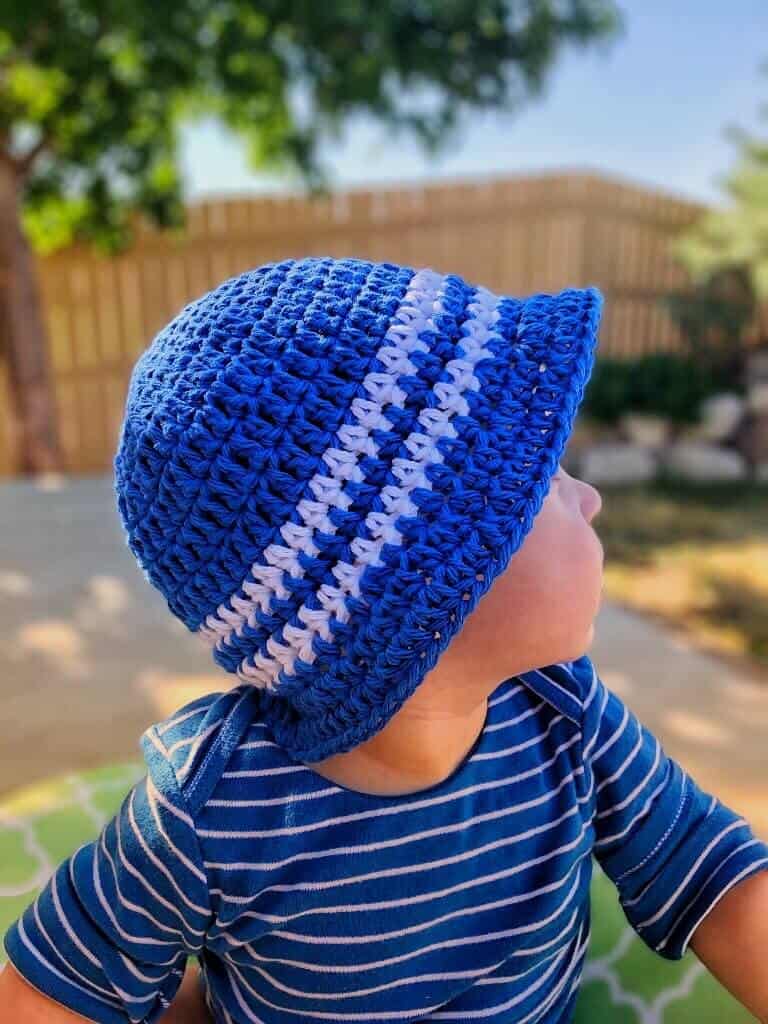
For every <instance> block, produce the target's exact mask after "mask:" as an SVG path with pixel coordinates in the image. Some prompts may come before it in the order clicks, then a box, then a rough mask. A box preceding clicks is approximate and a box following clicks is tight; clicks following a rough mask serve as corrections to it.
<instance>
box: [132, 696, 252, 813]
mask: <svg viewBox="0 0 768 1024" xmlns="http://www.w3.org/2000/svg"><path fill="white" fill-rule="evenodd" d="M253 715H254V707H253V687H252V686H250V685H248V684H242V685H241V686H235V687H232V688H231V689H229V690H224V691H220V692H215V693H207V694H205V695H204V696H202V697H197V698H196V699H195V700H192V701H190V702H189V703H187V704H184V705H183V706H182V707H180V708H178V709H177V710H176V711H174V712H173V714H171V715H169V716H168V717H167V718H165V719H163V720H161V721H158V722H155V723H154V724H153V725H151V726H149V728H148V729H146V731H145V732H144V734H143V735H142V737H141V745H142V748H143V750H144V755H145V758H146V760H147V762H148V765H149V767H150V770H151V769H152V768H153V767H154V766H157V767H158V770H159V771H162V770H163V769H164V768H167V767H169V768H170V769H171V770H172V775H173V780H174V784H175V785H177V786H178V788H179V789H180V790H181V791H182V793H183V794H184V796H185V797H187V798H188V799H189V800H190V801H191V802H192V803H193V804H197V806H200V804H201V803H202V802H204V800H205V797H206V795H207V791H208V790H209V789H211V788H212V786H213V785H215V783H216V781H217V779H218V776H219V774H220V772H221V771H222V770H223V768H224V766H225V765H226V762H227V761H228V760H229V757H230V756H231V754H232V751H233V750H234V749H235V747H236V746H237V744H238V743H239V742H240V739H241V737H242V736H243V734H244V733H245V732H246V731H247V730H248V728H249V727H250V725H251V724H252V722H253ZM159 762H162V765H161V766H159V765H158V763H159Z"/></svg>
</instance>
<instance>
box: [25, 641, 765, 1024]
mask: <svg viewBox="0 0 768 1024" xmlns="http://www.w3.org/2000/svg"><path fill="white" fill-rule="evenodd" d="M252 693H253V691H252V690H251V689H250V687H248V686H247V685H244V686H240V687H237V688H236V689H232V690H230V691H228V692H226V693H222V694H212V695H210V696H207V697H204V698H201V699H199V700H197V701H194V702H193V703H191V704H189V705H187V706H186V707H185V708H182V709H181V710H180V711H179V712H177V713H176V714H175V715H174V716H173V717H171V718H170V719H167V720H166V721H165V722H163V723H161V724H158V725H155V726H153V727H152V728H151V729H149V730H148V731H147V733H145V735H144V737H143V738H142V745H143V748H144V752H145V757H146V760H147V764H148V772H147V776H146V777H145V778H144V779H143V780H142V781H141V782H140V783H138V784H137V786H136V787H135V788H134V789H133V790H132V791H131V793H130V794H129V796H128V797H127V798H126V800H125V801H124V803H123V806H122V808H121V810H120V812H119V813H118V814H117V815H116V817H115V818H114V819H113V820H112V821H111V822H110V823H109V824H108V825H107V826H106V827H105V829H104V830H103V832H102V834H101V836H100V837H99V838H98V840H96V841H94V842H92V843H89V844H87V845H85V846H83V847H81V848H80V849H79V850H78V851H77V852H76V853H75V854H74V855H73V856H72V857H71V858H70V859H69V860H68V861H66V862H65V863H64V864H62V865H61V866H60V867H59V868H58V870H57V871H56V873H55V874H54V876H53V877H52V878H51V880H50V882H49V883H48V885H47V887H46V888H45V890H44V891H43V893H42V894H41V895H40V897H39V898H38V899H37V900H36V901H35V903H34V904H33V905H32V906H31V907H30V908H29V909H27V911H26V912H25V913H24V914H23V916H22V917H21V918H20V920H19V921H17V922H16V923H15V924H14V925H13V926H12V927H11V929H10V930H9V932H8V934H7V936H6V940H5V941H6V950H7V952H8V956H9V958H10V960H11V961H12V962H13V964H14V965H15V966H16V968H17V969H18V970H19V971H20V972H21V974H22V975H24V976H25V977H26V978H27V979H28V981H29V982H30V983H31V984H32V985H34V986H35V987H36V988H38V989H39V990H40V991H42V992H44V993H47V994H48V995H50V996H51V997H52V998H53V999H55V1000H57V1001H58V1002H60V1003H63V1004H64V1005H66V1006H68V1007H70V1008H71V1009H72V1010H75V1011H76V1012H78V1013H80V1014H82V1015H83V1016H85V1017H87V1018H91V1019H93V1020H94V1021H103V1022H105V1024H113V1022H114V1024H117V1022H124V1021H126V1020H130V1021H146V1022H153V1021H156V1020H158V1018H159V1017H160V1015H161V1014H162V1013H163V1011H164V1010H165V1008H166V1007H167V1006H168V1004H169V1002H170V1001H171V999H172V998H173V996H174V994H175V992H176V990H177V988H178V986H179V983H180V980H181V977H182V974H183V971H184V967H185V962H186V958H187V957H188V956H190V955H193V956H197V957H198V958H199V960H200V963H201V968H202V978H203V983H204V986H205V991H206V995H207V999H208V1005H209V1007H210V1009H211V1012H212V1014H213V1017H214V1020H215V1021H217V1022H221V1024H287V1022H289V1021H295V1022H297V1024H299V1022H300V1024H320V1022H328V1021H332V1022H354V1021H359V1022H365V1024H369V1022H371V1021H380V1022H387V1024H389V1022H393V1024H394V1022H399V1024H407V1022H411V1021H423V1020H440V1021H456V1022H466V1021H468V1020H471V1019H473V1018H475V1017H478V1018H482V1019H483V1020H484V1021H498V1022H499V1024H501V1022H504V1024H513V1022H516V1024H534V1022H547V1024H555V1022H557V1024H565V1022H567V1021H568V1020H569V1019H570V1017H571V1014H572V1010H573V1005H574V1002H575V997H576V993H577V989H578V985H579V980H580V976H581V969H582V964H583V960H584V954H585V950H586V946H587V941H588V938H589V884H590V876H591V866H592V860H591V857H592V855H593V854H594V855H595V856H596V857H597V859H598V861H599V862H600V863H601V865H602V867H603V868H604V870H605V871H606V872H607V874H608V875H609V876H610V877H611V878H612V879H613V881H614V882H615V883H616V885H617V887H618V891H619V895H620V898H621V902H622V904H623V907H624V910H625V912H626V914H627V917H628V919H629V921H630V922H631V924H632V925H633V927H634V928H635V929H636V931H637V932H638V934H639V935H640V936H641V937H642V938H643V939H644V940H645V942H646V943H647V944H648V945H649V946H650V947H651V948H652V949H654V950H656V951H658V952H659V953H660V954H661V955H662V956H665V957H668V958H670V959H676V958H679V957H680V956H682V954H683V953H684V951H685V950H686V948H687V946H688V943H689V941H690V939H691V936H692V934H693V932H694V931H695V929H696V927H697V926H698V924H699V922H700V921H701V920H702V918H703V917H704V916H705V915H706V914H707V912H708V911H709V910H710V909H711V908H712V906H713V905H714V904H715V903H716V902H717V900H718V899H719V898H720V897H721V896H722V895H723V894H724V893H725V892H726V891H727V890H728V889H729V888H731V887H732V886H733V885H735V884H737V883H738V882H739V881H740V880H741V879H744V878H746V877H747V876H749V875H751V874H753V873H755V872H757V871H759V870H764V869H766V867H768V847H766V846H765V845H764V844H763V843H761V842H760V841H758V840H757V839H756V838H755V837H754V835H753V834H752V832H751V831H750V828H749V826H748V825H747V823H746V822H745V821H743V819H741V818H740V817H739V816H738V815H736V814H735V813H733V812H732V811H731V810H729V809H728V808H727V807H725V806H723V805H722V804H721V803H720V802H719V801H718V800H716V799H715V798H714V797H712V796H710V795H708V794H706V793H703V792H702V791H701V790H700V789H699V788H698V787H697V786H696V785H695V783H694V782H692V780H691V779H690V778H689V777H688V776H687V775H686V773H685V772H684V771H683V770H682V769H681V768H680V766H679V765H678V764H676V763H675V762H674V761H673V760H671V759H670V758H668V757H667V756H666V755H665V754H664V752H663V750H662V748H661V746H660V744H659V742H658V741H657V740H656V739H655V737H654V736H652V735H651V734H650V733H649V732H648V731H647V730H646V729H645V728H644V727H642V726H641V725H640V723H639V722H638V721H637V719H636V718H635V717H634V716H633V715H632V713H631V712H630V711H629V710H628V709H627V708H626V707H625V706H624V704H623V703H622V702H621V701H620V700H619V699H618V698H617V697H616V696H615V695H613V694H612V693H610V691H608V690H607V689H606V688H605V687H604V685H603V684H602V682H601V681H600V679H599V678H598V676H597V674H596V673H595V671H594V668H593V666H592V663H591V661H590V659H589V658H588V657H587V656H586V655H585V656H584V657H582V658H580V659H578V660H577V661H574V662H564V663H561V664H558V665H550V666H547V667H546V668H543V669H540V670H536V671H533V672H527V673H524V674H522V675H520V676H514V677H512V678H510V679H507V680H505V681H504V682H503V683H501V684H500V685H499V686H498V687H497V689H496V690H495V691H494V693H493V694H492V696H491V697H490V698H489V701H488V716H487V720H486V723H485V726H484V729H483V731H482V733H481V734H480V736H479V737H478V739H477V741H476V743H475V745H474V746H473V748H472V750H471V751H470V752H469V753H468V754H467V756H466V758H464V760H463V761H462V763H461V764H460V765H459V766H458V767H457V769H456V770H455V771H454V772H453V773H452V774H451V775H450V776H449V777H448V778H447V779H445V780H443V781H442V782H441V783H439V784H438V785H436V786H432V787H430V788H429V789H426V790H421V791H419V792H418V793H413V794H408V795H406V796H373V795H370V794H365V793H358V792H355V791H353V790H350V789H346V788H344V787H341V786H338V785H335V784H329V782H328V780H327V779H325V778H323V777H322V776H320V775H318V774H317V773H316V772H313V771H312V770H311V769H309V768H307V767H305V766H304V765H301V764H298V763H297V762H295V761H293V760H291V758H290V757H289V756H288V755H287V754H286V752H285V751H284V750H283V749H282V748H281V747H279V746H277V745H276V744H275V743H274V742H272V741H271V739H270V736H269V734H268V732H267V731H266V729H265V727H264V725H263V724H261V723H259V722H258V721H256V720H254V715H253V705H252Z"/></svg>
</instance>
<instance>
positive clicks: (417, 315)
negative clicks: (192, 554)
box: [199, 269, 500, 689]
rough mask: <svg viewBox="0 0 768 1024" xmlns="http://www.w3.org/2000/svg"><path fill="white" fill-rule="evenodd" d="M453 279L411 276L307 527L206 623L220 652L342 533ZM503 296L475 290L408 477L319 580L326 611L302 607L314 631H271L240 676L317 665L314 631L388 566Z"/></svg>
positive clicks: (342, 615) (328, 456)
mask: <svg viewBox="0 0 768 1024" xmlns="http://www.w3.org/2000/svg"><path fill="white" fill-rule="evenodd" d="M445 283H446V278H445V276H443V275H441V274H438V273H436V272H435V271H433V270H430V269H423V270H420V271H418V272H417V273H416V274H415V275H414V277H413V278H412V280H411V282H410V284H409V288H408V291H407V292H406V294H405V296H404V298H403V301H402V303H401V306H400V308H399V309H398V310H397V312H396V314H395V316H394V319H393V322H392V323H391V324H390V327H389V329H388V330H387V333H386V335H385V344H384V345H383V346H382V347H381V348H380V349H379V351H378V352H377V354H376V355H377V358H378V359H379V360H380V361H381V362H382V363H383V364H384V366H385V367H386V370H385V371H384V372H381V371H378V372H376V371H374V372H371V373H369V374H367V376H366V377H365V379H364V380H363V387H364V388H365V390H366V391H367V392H368V394H369V395H370V398H368V399H363V398H356V399H354V400H353V402H352V412H353V413H354V415H355V417H356V418H357V420H358V423H357V424H343V425H342V426H341V427H340V428H339V430H338V432H337V436H338V438H339V440H340V442H341V445H342V447H340V448H336V447H334V448H330V449H328V450H327V451H326V452H324V454H323V456H322V458H323V461H324V462H325V463H326V465H327V466H328V467H329V468H330V471H331V475H330V476H326V475H323V474H316V475H315V477H313V479H312V480H311V481H310V484H309V486H310V488H311V490H312V492H313V493H314V495H315V497H316V499H317V500H316V501H312V500H310V499H302V500H301V501H300V502H299V504H298V506H297V510H298V512H299V514H300V516H301V518H302V519H303V521H304V524H305V525H304V526H300V525H298V524H296V523H285V524H283V526H282V527H281V528H280V533H281V534H282V536H283V537H284V539H285V540H286V541H287V542H288V545H289V546H288V547H285V546H282V545H275V544H272V545H270V546H269V547H268V548H266V549H265V552H264V558H265V559H266V561H267V562H269V563H270V564H269V565H263V564H261V563H254V565H253V566H252V567H251V569H250V573H249V578H247V579H246V580H245V581H244V582H243V584H242V587H241V589H242V590H243V591H244V592H245V593H246V594H247V595H248V596H247V599H244V598H242V597H238V596H237V594H235V595H234V596H233V597H232V598H231V599H230V601H229V604H230V605H232V608H228V607H226V605H220V606H219V608H218V609H217V613H216V615H209V616H208V617H207V619H206V621H205V625H203V626H201V628H200V630H199V632H200V634H201V635H202V636H204V637H205V638H206V639H207V640H208V641H209V643H211V644H215V646H216V647H217V648H218V649H220V650H223V649H224V648H225V645H226V644H227V643H228V642H229V639H230V637H231V636H232V633H236V634H239V633H240V631H241V629H242V627H243V625H244V624H245V623H246V622H249V624H250V625H252V626H253V625H255V623H256V620H255V609H256V608H257V607H259V608H261V609H262V610H263V611H265V612H267V613H268V612H269V611H270V608H271V598H272V596H273V594H277V595H278V596H279V597H281V598H285V597H288V596H289V591H288V590H287V589H286V588H285V586H284V585H283V581H284V579H285V576H284V574H285V573H286V572H290V574H291V575H292V576H293V577H294V578H296V577H301V576H303V575H304V570H303V568H302V566H301V565H300V563H299V560H298V551H300V550H302V551H305V552H307V553H308V554H311V555H316V554H318V548H317V547H316V546H315V545H314V543H313V541H312V534H313V532H314V530H315V529H321V530H323V531H324V532H327V533H335V532H336V526H335V525H334V524H333V523H332V522H331V520H330V519H329V518H328V515H327V512H328V509H329V508H330V507H331V506H336V507H339V508H344V509H346V508H348V507H349V505H350V504H351V499H350V498H349V496H348V495H345V494H344V492H343V483H344V481H345V480H349V479H352V480H355V481H356V482H362V481H363V480H364V479H365V477H364V474H363V473H362V471H361V470H360V468H359V467H358V466H357V460H358V458H359V456H360V454H361V453H366V454H369V455H376V454H377V452H378V446H377V445H376V443H375V442H374V440H373V438H372V437H371V431H372V430H373V429H375V428H378V429H384V430H388V429H391V426H392V424H391V423H390V422H389V421H388V420H387V419H386V417H385V416H384V407H385V406H386V405H391V404H394V405H397V406H398V407H400V408H402V407H403V404H404V401H405V398H406V394H405V392H404V391H403V390H402V388H400V387H399V386H398V379H399V378H400V376H401V375H404V374H409V375H412V374H415V373H416V372H417V367H415V366H414V364H413V363H412V362H411V361H410V360H409V358H408V353H409V352H412V351H414V350H419V351H422V352H427V351H429V346H428V345H426V344H425V343H424V342H423V341H421V340H420V339H419V334H420V333H421V332H422V331H423V330H425V329H428V328H431V329H433V330H434V329H435V324H434V321H433V320H432V315H433V314H435V313H438V312H441V311H442V310H443V308H444V307H443V304H442V299H443V295H444V290H445ZM499 301H500V298H499V296H497V295H495V294H494V293H493V292H490V291H489V290H488V289H486V288H482V287H477V288H476V289H475V295H474V297H473V300H472V302H470V303H469V304H468V306H467V309H468V311H469V314H470V317H469V319H468V320H467V321H466V322H465V323H464V324H463V325H462V338H461V347H462V349H463V354H462V355H461V356H458V357H456V358H454V359H451V360H450V361H449V362H448V363H447V364H446V367H445V369H446V372H447V373H448V374H449V376H451V377H452V378H453V380H452V381H444V380H443V381H438V382H437V383H436V384H435V385H434V387H433V393H434V395H435V397H436V399H437V407H436V408H429V407H426V408H424V409H422V411H421V412H420V413H419V416H418V422H419V425H420V427H421V428H422V429H421V430H418V431H414V432H412V433H411V434H410V435H409V436H408V437H407V438H406V440H405V442H404V443H405V446H406V448H407V449H408V451H409V452H410V453H411V455H412V456H413V457H412V458H395V459H393V462H392V473H393V475H394V476H396V477H397V479H398V480H399V481H400V484H399V485H395V484H387V485H385V486H384V488H382V490H381V492H380V495H379V497H380V499H381V502H382V504H383V505H384V508H385V509H386V511H384V512H380V511H372V512H370V513H369V514H368V516H367V517H366V519H365V525H366V527H367V529H368V531H369V533H370V534H371V537H372V538H373V539H365V538H362V537H355V538H354V539H353V540H352V542H351V544H350V547H351V549H352V551H353V553H354V555H355V561H354V563H352V564H350V563H348V562H343V561H339V562H337V563H336V565H335V566H334V567H333V568H332V570H331V571H332V572H333V575H334V576H335V577H336V579H337V580H338V581H339V585H338V586H333V585H331V584H329V583H324V584H322V585H321V586H320V588H319V590H318V593H317V599H318V602H319V603H320V604H321V605H322V608H319V609H318V608H308V607H307V606H306V605H302V607H301V608H300V609H299V610H298V612H297V615H298V617H299V618H300V619H301V621H302V622H303V623H305V625H306V628H301V627H297V626H294V625H292V624H290V623H287V624H285V625H284V626H283V630H282V633H283V640H284V643H280V642H278V641H277V640H275V639H274V638H273V637H270V638H269V639H268V640H267V645H266V646H267V651H268V652H269V654H270V655H271V657H268V656H265V655H263V654H261V652H259V651H257V652H255V653H253V654H252V655H250V656H249V657H248V658H246V659H244V660H243V662H242V663H241V664H240V666H239V668H238V672H237V674H238V676H239V677H240V678H242V679H244V680H245V681H246V682H249V683H252V684H254V685H257V686H262V687H266V688H269V689H273V688H274V685H275V683H276V682H277V679H278V676H279V673H280V671H281V670H282V669H285V670H286V672H291V671H292V670H293V666H294V664H295V661H296V658H297V657H300V658H301V659H302V660H303V661H305V662H307V663H308V664H311V663H312V662H314V660H315V658H316V654H315V652H314V650H313V649H312V640H313V638H314V636H315V635H320V636H322V638H323V639H324V640H333V633H332V632H331V629H330V625H329V623H330V618H331V614H334V615H335V616H336V618H337V619H338V620H339V621H340V622H346V621H347V620H348V618H349V611H348V609H347V605H346V598H347V595H348V594H352V595H353V596H355V597H359V596H360V587H359V581H360V577H361V576H362V574H363V572H364V571H365V568H366V567H367V566H368V565H369V564H373V565H380V564H381V563H380V562H379V554H380V552H381V549H382V548H383V546H384V544H385V543H388V544H400V543H402V534H401V533H400V531H399V530H398V529H397V528H396V527H395V525H394V524H395V521H396V520H397V518H398V517H399V516H401V515H415V514H417V513H418V507H417V506H416V505H415V504H414V503H413V502H412V501H411V500H410V497H409V494H410V492H411V491H412V490H413V488H414V487H422V488H425V489H427V490H431V487H432V485H431V482H430V481H429V479H428V478H427V477H426V475H425V473H424V469H425V466H426V465H428V464H429V463H436V462H442V461H443V456H442V454H441V453H440V451H439V450H438V448H437V444H436V442H437V440H438V438H440V437H443V436H446V437H456V436H457V435H456V430H455V428H454V427H453V425H452V423H451V422H450V420H451V418H452V417H453V416H454V415H455V414H456V413H461V414H462V415H466V414H467V412H468V411H469V406H468V404H467V402H466V399H465V398H464V397H463V396H464V392H466V391H467V390H474V391H477V390H478V389H479V388H480V382H479V381H478V379H477V378H476V377H475V376H474V373H473V368H474V365H475V363H477V362H479V361H480V360H481V359H486V358H489V357H491V356H493V353H492V352H491V351H490V350H488V349H486V348H484V347H483V346H484V344H485V342H487V341H488V340H489V339H490V338H492V337H494V334H493V331H492V326H493V324H495V323H496V322H497V321H498V319H499V312H498V310H497V308H496V307H497V306H498V303H499ZM496 337H497V336H496Z"/></svg>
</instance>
